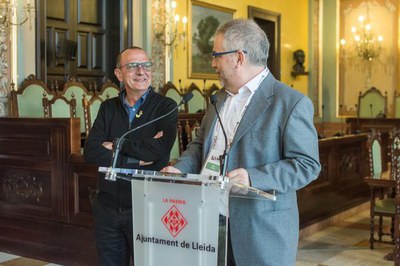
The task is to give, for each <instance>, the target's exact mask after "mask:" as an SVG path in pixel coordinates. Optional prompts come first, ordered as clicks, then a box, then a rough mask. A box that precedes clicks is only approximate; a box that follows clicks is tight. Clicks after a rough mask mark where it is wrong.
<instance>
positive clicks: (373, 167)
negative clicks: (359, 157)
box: [367, 130, 382, 179]
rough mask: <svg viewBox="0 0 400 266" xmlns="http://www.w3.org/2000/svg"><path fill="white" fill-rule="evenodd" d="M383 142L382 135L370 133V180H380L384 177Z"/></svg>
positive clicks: (368, 144)
mask: <svg viewBox="0 0 400 266" xmlns="http://www.w3.org/2000/svg"><path fill="white" fill-rule="evenodd" d="M381 143H382V141H381V133H380V132H379V131H377V130H373V131H372V132H369V133H368V139H367V149H368V160H369V167H370V169H369V170H370V178H373V179H380V178H381V175H382V144H381Z"/></svg>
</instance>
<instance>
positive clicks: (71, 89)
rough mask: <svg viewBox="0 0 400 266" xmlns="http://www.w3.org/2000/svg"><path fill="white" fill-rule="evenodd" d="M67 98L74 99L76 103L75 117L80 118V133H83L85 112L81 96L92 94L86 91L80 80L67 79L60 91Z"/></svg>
mask: <svg viewBox="0 0 400 266" xmlns="http://www.w3.org/2000/svg"><path fill="white" fill-rule="evenodd" d="M61 95H63V96H64V97H65V98H66V99H67V100H71V99H75V100H76V102H77V103H78V104H77V105H76V117H78V118H80V124H81V126H80V128H81V133H85V114H84V110H83V109H84V108H83V98H88V99H89V100H90V98H91V97H92V95H90V93H89V92H88V90H87V89H86V87H85V86H84V85H83V83H82V82H78V81H68V82H66V83H65V84H64V88H63V91H62V93H61Z"/></svg>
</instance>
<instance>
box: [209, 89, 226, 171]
mask: <svg viewBox="0 0 400 266" xmlns="http://www.w3.org/2000/svg"><path fill="white" fill-rule="evenodd" d="M210 100H211V104H212V105H213V106H214V110H215V113H216V114H217V119H218V121H219V124H220V125H221V129H222V133H223V134H224V140H225V149H224V153H223V154H222V155H220V156H219V173H220V175H221V176H223V177H224V176H225V175H226V170H227V169H228V160H229V153H228V152H227V150H228V137H227V136H226V131H225V128H224V125H223V124H222V120H221V117H220V116H219V112H218V109H217V96H216V95H211V96H210Z"/></svg>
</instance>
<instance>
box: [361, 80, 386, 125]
mask: <svg viewBox="0 0 400 266" xmlns="http://www.w3.org/2000/svg"><path fill="white" fill-rule="evenodd" d="M357 113H358V117H368V118H376V117H386V116H387V92H385V95H383V94H382V93H381V92H380V91H379V90H378V89H377V88H375V87H372V88H371V89H369V90H367V91H366V92H365V93H364V94H362V93H361V92H360V94H359V96H358V110H357Z"/></svg>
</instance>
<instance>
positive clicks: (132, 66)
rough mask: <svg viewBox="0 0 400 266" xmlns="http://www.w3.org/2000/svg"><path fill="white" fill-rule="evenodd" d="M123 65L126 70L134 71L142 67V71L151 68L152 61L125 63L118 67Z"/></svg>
mask: <svg viewBox="0 0 400 266" xmlns="http://www.w3.org/2000/svg"><path fill="white" fill-rule="evenodd" d="M123 67H125V68H126V70H128V71H129V72H135V71H136V70H137V69H138V68H139V67H141V68H143V70H144V71H147V72H148V71H151V68H152V67H153V63H152V62H141V63H139V62H131V63H127V64H125V65H122V66H120V67H119V69H121V68H123Z"/></svg>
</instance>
